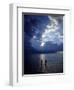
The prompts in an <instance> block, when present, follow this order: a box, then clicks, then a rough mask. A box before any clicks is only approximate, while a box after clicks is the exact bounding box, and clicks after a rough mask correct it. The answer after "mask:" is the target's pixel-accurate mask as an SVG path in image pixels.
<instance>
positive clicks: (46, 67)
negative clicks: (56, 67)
mask: <svg viewBox="0 0 74 90" xmlns="http://www.w3.org/2000/svg"><path fill="white" fill-rule="evenodd" d="M47 71H48V66H47V60H45V72H47Z"/></svg>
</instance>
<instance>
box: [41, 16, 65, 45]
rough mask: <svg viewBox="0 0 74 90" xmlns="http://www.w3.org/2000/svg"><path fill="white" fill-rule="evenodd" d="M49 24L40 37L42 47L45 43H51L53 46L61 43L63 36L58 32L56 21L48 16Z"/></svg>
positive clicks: (58, 27)
mask: <svg viewBox="0 0 74 90" xmlns="http://www.w3.org/2000/svg"><path fill="white" fill-rule="evenodd" d="M49 20H50V24H48V25H47V26H46V27H47V28H46V29H45V31H44V32H43V33H42V36H41V45H40V46H42V47H43V46H44V45H45V43H46V42H49V41H51V42H52V43H54V44H61V43H62V42H63V36H62V35H61V33H60V32H59V31H58V30H59V29H60V26H59V23H58V20H57V19H56V18H54V17H51V16H49Z"/></svg>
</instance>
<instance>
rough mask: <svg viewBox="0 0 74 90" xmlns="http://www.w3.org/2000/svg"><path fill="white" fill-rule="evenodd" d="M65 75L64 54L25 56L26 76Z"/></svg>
mask: <svg viewBox="0 0 74 90" xmlns="http://www.w3.org/2000/svg"><path fill="white" fill-rule="evenodd" d="M43 73H63V52H57V53H47V54H45V53H44V54H43V53H42V54H27V55H24V74H43Z"/></svg>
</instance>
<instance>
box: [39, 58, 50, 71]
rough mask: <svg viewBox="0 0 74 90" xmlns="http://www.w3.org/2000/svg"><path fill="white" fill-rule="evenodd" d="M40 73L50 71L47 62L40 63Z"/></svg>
mask: <svg viewBox="0 0 74 90" xmlns="http://www.w3.org/2000/svg"><path fill="white" fill-rule="evenodd" d="M40 71H41V72H47V71H48V66H47V60H45V61H44V63H43V60H41V61H40Z"/></svg>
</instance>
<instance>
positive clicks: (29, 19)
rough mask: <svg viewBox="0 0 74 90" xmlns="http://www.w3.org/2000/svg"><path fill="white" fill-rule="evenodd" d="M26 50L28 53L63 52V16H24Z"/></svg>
mask: <svg viewBox="0 0 74 90" xmlns="http://www.w3.org/2000/svg"><path fill="white" fill-rule="evenodd" d="M24 48H25V49H26V50H27V51H28V52H50V53H51V52H57V51H63V15H24Z"/></svg>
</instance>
